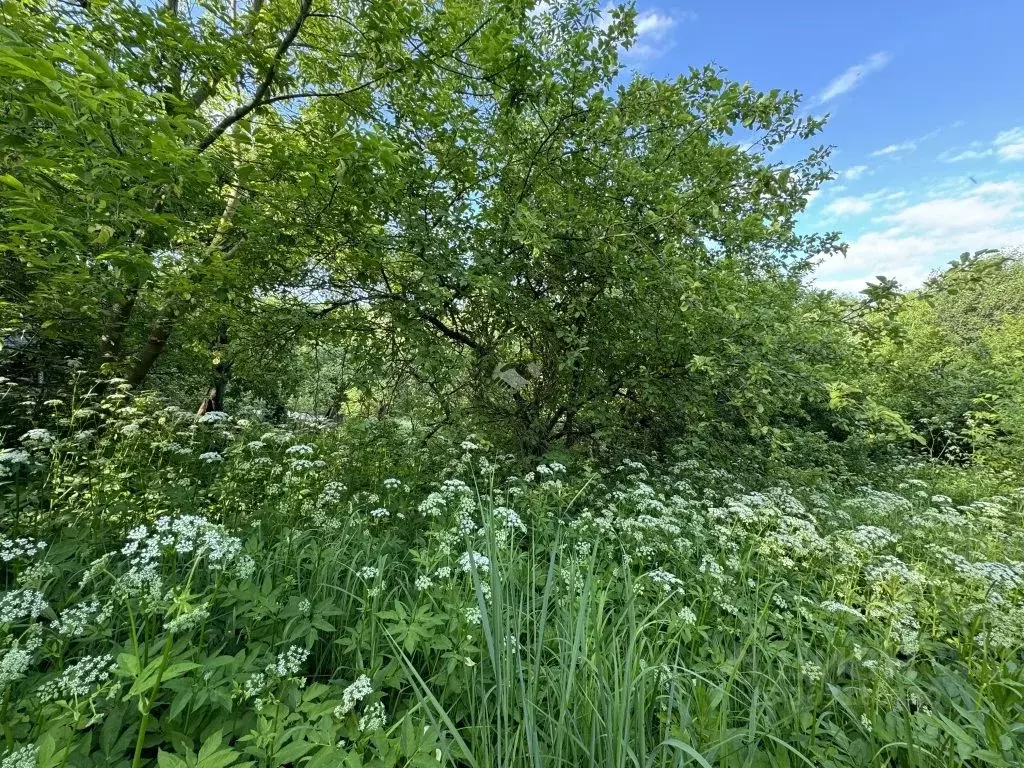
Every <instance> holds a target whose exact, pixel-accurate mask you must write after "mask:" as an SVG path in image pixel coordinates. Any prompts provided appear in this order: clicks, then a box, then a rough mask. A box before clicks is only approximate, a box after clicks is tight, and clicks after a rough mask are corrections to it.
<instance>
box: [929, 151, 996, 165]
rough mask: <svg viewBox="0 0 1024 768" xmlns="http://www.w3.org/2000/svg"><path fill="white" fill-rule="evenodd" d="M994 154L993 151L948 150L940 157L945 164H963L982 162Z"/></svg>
mask: <svg viewBox="0 0 1024 768" xmlns="http://www.w3.org/2000/svg"><path fill="white" fill-rule="evenodd" d="M992 154H993V151H992V150H991V149H984V150H982V149H965V150H964V151H963V152H953V151H952V150H949V149H947V150H946V151H945V152H943V153H941V154H940V155H939V158H938V159H939V160H941V161H942V162H944V163H961V162H963V161H964V160H980V159H981V158H983V157H990V156H991V155H992Z"/></svg>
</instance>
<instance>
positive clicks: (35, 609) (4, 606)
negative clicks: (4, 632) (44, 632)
mask: <svg viewBox="0 0 1024 768" xmlns="http://www.w3.org/2000/svg"><path fill="white" fill-rule="evenodd" d="M47 607H48V606H47V604H46V599H45V597H44V595H43V593H42V592H40V591H39V590H36V589H15V590H12V591H11V592H5V593H4V594H3V595H0V624H13V623H14V622H16V621H20V620H21V619H24V618H29V619H35V618H36V617H37V616H39V614H41V613H42V612H43V611H45V610H46V609H47Z"/></svg>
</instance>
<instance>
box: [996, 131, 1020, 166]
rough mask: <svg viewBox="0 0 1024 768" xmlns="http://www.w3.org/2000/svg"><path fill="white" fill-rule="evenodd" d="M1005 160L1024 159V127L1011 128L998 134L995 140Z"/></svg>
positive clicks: (999, 152) (1000, 155) (1001, 156)
mask: <svg viewBox="0 0 1024 768" xmlns="http://www.w3.org/2000/svg"><path fill="white" fill-rule="evenodd" d="M993 144H995V147H996V152H997V153H998V154H999V157H1000V158H1001V159H1003V160H1024V128H1011V129H1010V130H1008V131H1003V132H1002V133H1000V134H999V135H998V136H996V139H995V141H994V142H993Z"/></svg>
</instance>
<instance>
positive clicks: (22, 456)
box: [0, 448, 32, 466]
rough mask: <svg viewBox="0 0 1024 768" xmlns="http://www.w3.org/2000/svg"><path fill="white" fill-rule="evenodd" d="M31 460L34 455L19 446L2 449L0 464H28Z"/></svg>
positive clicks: (0, 451)
mask: <svg viewBox="0 0 1024 768" xmlns="http://www.w3.org/2000/svg"><path fill="white" fill-rule="evenodd" d="M31 460H32V457H31V456H30V455H29V454H28V453H27V452H25V451H23V450H21V449H19V448H3V449H0V465H4V464H8V465H11V466H14V465H16V464H28V463H29V462H30V461H31Z"/></svg>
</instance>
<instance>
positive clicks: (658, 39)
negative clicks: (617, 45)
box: [598, 3, 697, 58]
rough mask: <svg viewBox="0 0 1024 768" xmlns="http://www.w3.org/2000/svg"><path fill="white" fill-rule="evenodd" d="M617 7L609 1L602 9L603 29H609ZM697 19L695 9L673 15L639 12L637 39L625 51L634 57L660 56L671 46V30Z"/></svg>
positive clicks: (600, 20) (600, 25) (600, 21)
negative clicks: (669, 38) (669, 36)
mask: <svg viewBox="0 0 1024 768" xmlns="http://www.w3.org/2000/svg"><path fill="white" fill-rule="evenodd" d="M616 7H617V6H616V5H615V4H614V3H609V4H608V5H606V6H605V7H604V9H602V11H601V13H600V14H599V18H598V26H599V27H600V28H601V29H607V28H608V26H609V25H610V24H611V23H612V10H613V9H614V8H616ZM696 20H697V14H696V13H694V12H693V11H680V12H678V13H676V14H674V15H672V16H669V15H668V14H666V13H661V12H659V11H655V10H651V11H643V12H640V13H637V15H636V41H635V42H634V43H633V46H632V47H631V48H630V49H629V50H627V51H623V53H624V54H625V55H626V56H630V57H632V58H653V57H655V56H660V55H661V54H663V53H665V51H666V50H667V49H668V48H669V47H671V46H670V44H669V43H670V41H668V40H666V37H667V36H668V33H669V31H670V30H672V29H674V28H675V27H676V26H677V25H678V24H680V23H682V22H687V21H696Z"/></svg>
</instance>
